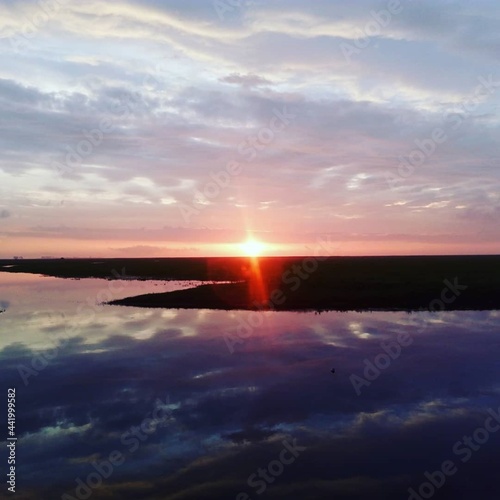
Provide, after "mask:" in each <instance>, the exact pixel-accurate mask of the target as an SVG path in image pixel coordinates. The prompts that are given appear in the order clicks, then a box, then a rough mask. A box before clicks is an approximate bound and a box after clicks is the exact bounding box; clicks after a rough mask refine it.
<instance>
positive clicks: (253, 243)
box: [240, 239, 266, 257]
mask: <svg viewBox="0 0 500 500" xmlns="http://www.w3.org/2000/svg"><path fill="white" fill-rule="evenodd" d="M240 248H241V251H242V252H243V254H244V255H246V256H247V257H259V256H260V255H262V253H263V252H264V251H265V249H266V244H265V243H262V242H260V241H257V240H252V239H249V240H247V241H245V242H243V243H241V244H240Z"/></svg>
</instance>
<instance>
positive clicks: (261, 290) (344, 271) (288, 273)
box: [0, 256, 500, 311]
mask: <svg viewBox="0 0 500 500" xmlns="http://www.w3.org/2000/svg"><path fill="white" fill-rule="evenodd" d="M5 266H13V267H5ZM0 270H2V271H8V272H25V273H37V274H44V275H49V276H57V277H63V278H89V277H93V278H104V279H120V278H121V279H164V280H200V281H207V282H210V283H209V284H206V285H202V286H198V287H196V288H190V289H185V290H180V291H176V292H168V293H158V294H148V295H141V296H137V297H129V298H126V299H122V300H117V301H114V302H112V304H118V305H129V306H139V307H163V308H188V309H200V308H208V309H260V308H267V309H275V310H289V311H300V310H304V311H306V310H315V311H325V310H341V311H344V310H420V309H425V310H441V309H446V310H459V309H461V310H466V309H472V310H488V309H489V310H491V309H500V256H438V257H436V256H429V257H425V256H424V257H421V256H418V257H328V258H322V259H320V258H315V257H266V258H259V259H258V260H257V259H255V260H252V259H249V258H165V259H59V260H56V259H54V260H50V259H47V260H17V261H12V260H0ZM213 281H233V282H234V283H213Z"/></svg>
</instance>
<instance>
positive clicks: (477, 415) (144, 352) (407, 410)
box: [0, 273, 500, 500]
mask: <svg viewBox="0 0 500 500" xmlns="http://www.w3.org/2000/svg"><path fill="white" fill-rule="evenodd" d="M185 286H188V284H186V283H179V282H177V283H173V282H163V281H161V282H145V281H130V280H127V281H106V280H97V279H81V280H64V279H58V278H48V277H42V276H35V275H26V274H9V273H0V309H5V312H3V313H2V314H0V350H1V353H0V356H1V361H0V362H1V365H0V372H1V373H0V379H1V384H2V393H3V394H4V396H3V397H4V399H5V401H6V394H7V388H9V387H11V388H12V387H13V388H15V389H16V410H17V422H16V433H17V437H18V441H17V447H16V494H15V495H12V494H10V493H9V492H8V491H7V486H8V485H6V484H5V483H4V484H3V486H2V490H1V491H0V498H3V497H5V498H17V499H19V498H21V499H38V498H40V499H47V500H54V499H59V498H63V499H66V500H68V499H74V498H90V497H91V498H93V499H101V498H102V499H104V498H106V499H129V498H130V499H163V498H165V499H179V500H181V499H196V500H203V499H233V500H249V499H256V498H259V499H260V498H262V499H267V498H269V499H277V498H280V499H281V498H286V499H295V498H296V499H302V498H304V499H364V498H366V499H371V498H376V499H378V498H380V499H393V498H394V499H406V498H414V499H418V498H431V497H432V498H447V499H448V498H449V499H462V498H463V499H475V498H478V499H479V498H481V499H498V498H500V485H499V483H498V480H497V479H496V477H497V473H498V464H499V463H500V448H499V444H500V432H499V430H500V424H497V423H496V420H495V416H497V415H498V416H497V419H498V422H500V414H499V411H500V408H499V407H500V356H499V354H500V335H499V334H500V313H499V311H489V312H463V311H460V312H448V313H433V314H430V313H425V312H424V313H416V314H406V313H399V312H398V313H394V312H391V313H388V312H373V313H369V312H365V313H355V312H352V313H338V312H329V313H323V314H314V313H276V312H267V313H258V312H255V313H251V312H248V311H241V312H240V311H230V312H227V311H207V310H167V309H165V310H161V309H152V310H148V309H139V308H128V307H127V308H125V307H117V306H106V305H101V304H102V303H103V302H105V301H107V300H111V299H116V298H121V297H126V296H131V295H135V294H139V293H149V292H160V291H167V290H174V289H179V288H182V287H185ZM387 352H388V353H389V354H387ZM332 369H335V373H332V372H331V370H332ZM3 404H4V406H3V408H6V402H5V403H3ZM1 411H2V412H3V413H5V412H4V409H2V410H1ZM2 418H3V419H4V417H2ZM2 422H5V420H2ZM5 429H6V427H5V425H3V430H2V434H1V438H0V439H2V440H3V442H2V455H1V457H0V458H1V464H2V471H4V470H5V469H4V465H5V464H6V463H7V454H6V451H5V450H6V449H7V448H6V445H7V442H6V430H5ZM450 462H451V464H450ZM443 463H445V464H446V465H445V469H446V471H447V474H444V473H443V472H441V470H442V468H443ZM435 471H439V472H437V473H436V472H435ZM426 473H427V477H426V475H425V474H426ZM4 477H5V476H4ZM409 488H413V490H409ZM412 491H415V494H413V493H412Z"/></svg>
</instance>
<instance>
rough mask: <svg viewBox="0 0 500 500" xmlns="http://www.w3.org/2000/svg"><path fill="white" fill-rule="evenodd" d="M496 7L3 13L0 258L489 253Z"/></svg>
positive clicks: (497, 85)
mask: <svg viewBox="0 0 500 500" xmlns="http://www.w3.org/2000/svg"><path fill="white" fill-rule="evenodd" d="M499 27H500V4H499V3H498V2H496V1H493V0H478V1H470V0H469V1H465V0H461V1H458V0H457V1H455V0H441V1H436V0H433V1H427V0H423V1H418V2H417V1H411V0H401V1H400V0H388V1H371V0H359V1H356V2H346V1H340V0H339V1H337V0H315V1H314V2H311V1H309V0H287V1H284V0H270V1H269V0H268V1H259V0H255V1H253V0H252V1H250V0H217V1H209V0H207V1H200V0H182V1H180V0H177V1H174V0H165V1H161V2H160V1H154V0H146V1H140V2H139V1H132V0H130V1H113V2H96V1H92V0H91V1H87V2H76V1H72V0H46V1H42V2H32V1H11V0H2V1H1V2H0V57H1V59H2V65H1V67H0V120H1V124H0V126H1V134H0V144H1V147H0V176H1V177H0V178H1V182H0V257H4V258H10V257H12V256H13V255H22V256H24V257H40V256H42V255H53V256H57V257H60V256H64V257H87V256H92V257H94V256H100V257H127V256H130V257H157V256H165V257H168V256H203V255H238V254H240V253H241V252H242V247H241V246H240V244H241V242H243V241H245V240H247V239H254V240H257V241H260V242H263V243H265V244H266V246H265V247H263V248H264V253H265V254H289V255H304V254H312V253H316V254H317V253H322V254H324V255H325V254H328V255H384V254H385V255H387V254H390V255H406V254H492V253H499V248H500V226H499V225H498V222H497V219H498V215H499V214H500V171H499V157H500V140H499V139H500V127H499V103H500V69H499V65H498V62H499V58H500V56H499V54H500V29H499Z"/></svg>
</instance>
